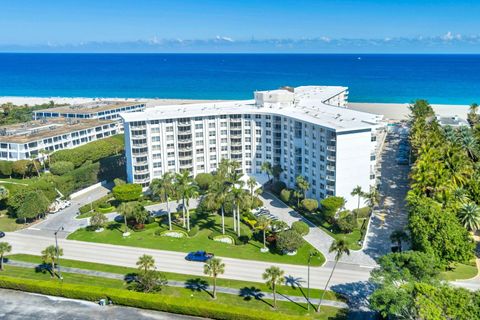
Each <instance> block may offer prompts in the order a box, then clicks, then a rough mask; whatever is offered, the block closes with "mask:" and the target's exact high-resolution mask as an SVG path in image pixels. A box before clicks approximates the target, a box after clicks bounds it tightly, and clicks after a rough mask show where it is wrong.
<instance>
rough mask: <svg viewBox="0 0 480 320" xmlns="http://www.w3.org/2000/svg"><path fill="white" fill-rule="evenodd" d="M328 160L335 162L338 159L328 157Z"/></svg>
mask: <svg viewBox="0 0 480 320" xmlns="http://www.w3.org/2000/svg"><path fill="white" fill-rule="evenodd" d="M327 160H328V161H334V162H335V160H336V158H335V157H334V156H327Z"/></svg>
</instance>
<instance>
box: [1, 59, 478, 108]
mask: <svg viewBox="0 0 480 320" xmlns="http://www.w3.org/2000/svg"><path fill="white" fill-rule="evenodd" d="M299 85H339V86H346V87H349V92H350V95H349V101H353V102H368V103H409V102H411V101H414V100H416V99H427V100H429V102H431V103H434V104H450V105H452V104H453V105H457V104H461V105H465V104H471V103H473V102H476V101H480V55H479V54H424V53H412V54H403V53H402V54H390V53H388V54H375V53H368V54H366V53H358V54H325V53H318V54H311V53H294V54H292V53H275V54H272V53H239V54H237V53H221V54H220V53H194V54H192V53H0V96H12V97H72V98H73V97H75V98H77V97H84V98H101V97H105V98H113V97H116V98H147V99H153V98H158V99H195V100H239V99H251V98H252V92H253V91H255V90H268V89H276V88H279V87H281V86H299Z"/></svg>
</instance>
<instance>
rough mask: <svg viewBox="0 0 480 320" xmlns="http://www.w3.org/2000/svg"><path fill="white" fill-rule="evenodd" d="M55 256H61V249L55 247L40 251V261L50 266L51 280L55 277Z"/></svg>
mask: <svg viewBox="0 0 480 320" xmlns="http://www.w3.org/2000/svg"><path fill="white" fill-rule="evenodd" d="M57 256H59V257H61V256H63V249H62V248H60V247H59V248H58V252H57V248H56V247H55V246H53V245H52V246H48V247H46V248H45V249H44V250H43V251H42V260H43V262H44V263H49V264H50V266H51V272H52V278H53V276H54V275H55V263H56V262H57Z"/></svg>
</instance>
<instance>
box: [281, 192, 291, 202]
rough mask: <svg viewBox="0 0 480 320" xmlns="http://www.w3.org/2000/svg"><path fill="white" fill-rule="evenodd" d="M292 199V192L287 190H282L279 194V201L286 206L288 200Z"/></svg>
mask: <svg viewBox="0 0 480 320" xmlns="http://www.w3.org/2000/svg"><path fill="white" fill-rule="evenodd" d="M291 198H292V192H291V191H290V190H288V189H283V190H282V191H281V192H280V199H281V200H282V201H283V202H285V203H286V204H288V203H290V199H291Z"/></svg>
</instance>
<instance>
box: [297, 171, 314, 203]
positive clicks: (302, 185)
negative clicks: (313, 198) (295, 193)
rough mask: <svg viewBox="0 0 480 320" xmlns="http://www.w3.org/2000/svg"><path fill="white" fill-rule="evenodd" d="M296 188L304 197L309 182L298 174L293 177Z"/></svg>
mask: <svg viewBox="0 0 480 320" xmlns="http://www.w3.org/2000/svg"><path fill="white" fill-rule="evenodd" d="M295 182H296V184H297V187H298V189H300V191H301V192H302V196H303V198H304V199H305V197H306V194H307V191H308V189H309V188H310V183H308V181H307V179H305V177H303V176H298V177H297V178H296V179H295Z"/></svg>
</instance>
